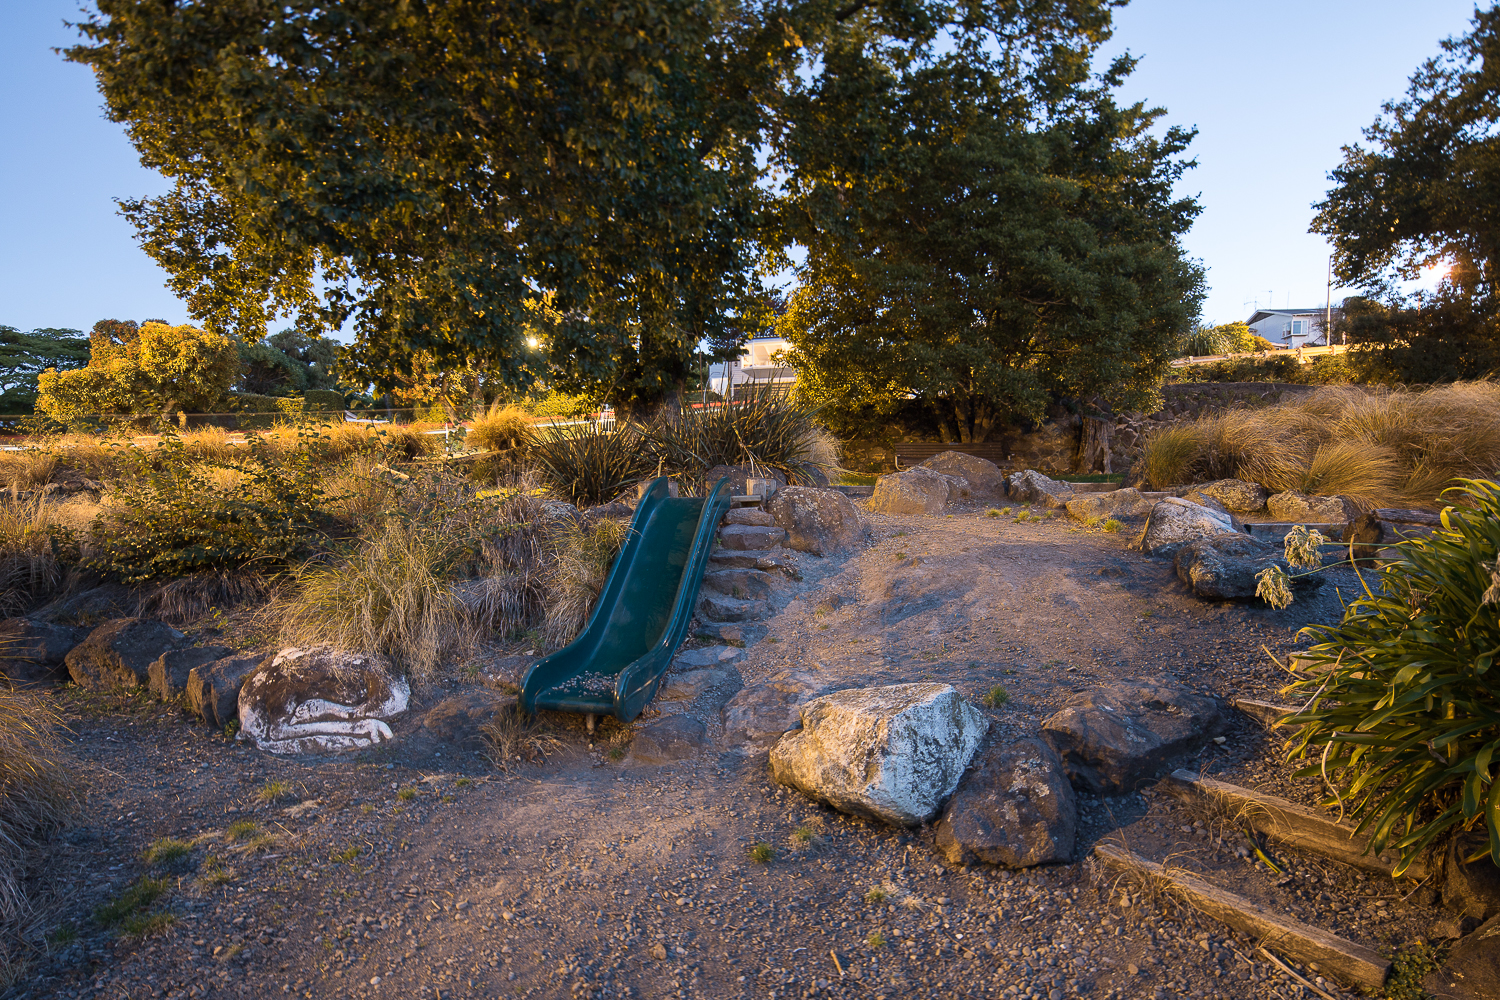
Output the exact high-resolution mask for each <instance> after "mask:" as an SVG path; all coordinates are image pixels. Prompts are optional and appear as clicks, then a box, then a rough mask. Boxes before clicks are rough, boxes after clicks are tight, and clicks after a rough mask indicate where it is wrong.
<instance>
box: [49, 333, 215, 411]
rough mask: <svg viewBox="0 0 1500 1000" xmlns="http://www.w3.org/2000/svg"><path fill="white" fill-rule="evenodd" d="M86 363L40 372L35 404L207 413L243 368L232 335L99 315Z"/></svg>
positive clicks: (53, 407)
mask: <svg viewBox="0 0 1500 1000" xmlns="http://www.w3.org/2000/svg"><path fill="white" fill-rule="evenodd" d="M90 340H91V341H92V348H91V351H90V357H89V363H88V365H87V366H86V367H83V368H75V369H71V370H65V371H59V370H58V369H56V368H49V369H47V370H46V371H44V372H42V373H41V374H40V375H39V376H38V377H37V383H38V387H39V391H38V394H37V402H36V408H37V409H38V410H39V411H41V412H42V413H45V414H47V415H48V416H50V417H53V418H54V419H57V420H62V421H71V420H75V419H79V418H83V417H89V416H92V415H95V414H148V413H162V414H170V413H175V412H178V411H186V412H189V413H203V412H211V411H213V410H214V409H215V408H216V407H219V406H221V405H222V404H223V403H224V398H225V394H226V393H228V391H229V387H230V385H231V384H232V383H233V382H234V380H235V378H236V377H237V376H238V375H239V372H240V359H239V352H238V351H237V350H236V348H235V343H234V341H232V340H230V339H229V338H228V337H225V336H223V335H221V334H217V333H212V332H210V331H207V330H200V329H198V328H196V327H191V326H169V325H168V324H166V323H160V322H156V321H154V320H147V321H146V322H145V323H142V324H141V325H140V326H139V327H137V326H136V324H135V323H133V322H117V321H113V320H104V321H101V322H100V323H98V324H96V325H95V327H94V330H93V332H92V334H91V335H90Z"/></svg>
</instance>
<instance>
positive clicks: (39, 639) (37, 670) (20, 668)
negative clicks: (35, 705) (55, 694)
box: [0, 618, 89, 687]
mask: <svg viewBox="0 0 1500 1000" xmlns="http://www.w3.org/2000/svg"><path fill="white" fill-rule="evenodd" d="M88 634H89V630H88V629H86V628H73V627H72V626H69V625H52V624H50V623H47V622H37V621H32V620H31V619H30V618H7V619H5V620H4V621H0V677H4V678H5V679H6V680H8V681H9V682H10V683H11V684H13V685H15V686H16V687H30V686H33V685H39V684H60V683H62V682H64V681H66V680H67V679H68V667H67V663H66V659H67V655H68V654H69V653H70V652H72V651H73V649H74V648H75V647H76V646H77V645H78V644H79V643H81V642H83V640H84V639H86V638H88Z"/></svg>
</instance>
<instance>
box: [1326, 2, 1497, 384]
mask: <svg viewBox="0 0 1500 1000" xmlns="http://www.w3.org/2000/svg"><path fill="white" fill-rule="evenodd" d="M1364 135H1365V140H1366V145H1352V146H1346V147H1344V159H1343V162H1342V163H1341V164H1339V166H1338V167H1336V168H1335V169H1334V170H1333V171H1332V173H1331V174H1330V179H1331V180H1332V181H1333V182H1334V186H1333V188H1332V189H1331V190H1330V191H1329V192H1328V196H1327V198H1325V199H1324V200H1323V201H1322V202H1319V203H1318V204H1317V205H1316V206H1315V207H1316V208H1317V210H1318V211H1317V215H1316V216H1315V217H1314V220H1313V224H1312V231H1313V232H1316V233H1321V234H1323V235H1324V236H1327V237H1328V239H1329V241H1330V242H1331V243H1332V244H1333V249H1334V272H1335V274H1337V276H1338V277H1339V279H1340V280H1341V281H1343V282H1345V283H1346V284H1350V285H1354V286H1357V287H1359V288H1361V289H1363V290H1364V291H1365V292H1366V293H1367V294H1366V297H1364V298H1362V299H1360V300H1354V301H1352V302H1351V303H1348V304H1346V306H1347V307H1346V316H1345V323H1344V327H1343V329H1344V331H1345V334H1346V336H1348V338H1349V341H1350V343H1354V344H1361V345H1365V346H1366V347H1368V348H1371V349H1369V350H1365V351H1356V352H1355V353H1354V354H1353V355H1351V357H1352V359H1353V360H1354V363H1355V364H1356V366H1357V367H1358V368H1359V369H1361V370H1362V373H1363V375H1364V377H1367V378H1372V379H1377V380H1384V381H1431V380H1441V379H1451V378H1470V377H1477V376H1481V375H1484V374H1487V373H1492V372H1494V371H1496V370H1497V369H1500V8H1497V7H1494V6H1492V7H1490V8H1489V9H1488V10H1482V11H1476V12H1475V14H1474V19H1473V22H1472V27H1471V29H1470V31H1469V32H1467V33H1466V34H1464V35H1461V36H1458V37H1456V38H1448V39H1446V40H1444V41H1443V42H1441V43H1440V51H1439V53H1438V55H1437V56H1435V57H1433V58H1432V59H1429V60H1428V61H1427V62H1425V63H1423V64H1422V66H1421V67H1419V68H1418V70H1417V71H1416V73H1414V74H1413V75H1412V77H1411V81H1410V84H1409V86H1408V88H1407V92H1406V96H1405V97H1403V98H1401V99H1400V100H1396V101H1389V102H1387V103H1386V104H1384V105H1383V106H1382V109H1381V114H1380V116H1379V117H1378V118H1377V119H1376V120H1375V122H1374V124H1373V125H1371V126H1370V127H1369V128H1367V129H1366V130H1365V133H1364ZM1439 260H1446V261H1448V262H1450V263H1451V265H1452V267H1451V270H1450V271H1449V272H1448V275H1447V277H1446V279H1445V280H1444V281H1443V282H1442V283H1441V285H1440V287H1439V288H1438V289H1437V291H1436V292H1434V293H1430V294H1419V295H1415V296H1403V295H1402V294H1401V293H1400V287H1399V286H1400V283H1401V282H1402V281H1405V280H1410V279H1413V278H1416V277H1417V276H1418V274H1419V272H1420V271H1421V269H1422V268H1424V267H1426V266H1428V265H1430V264H1432V263H1434V262H1436V261H1439Z"/></svg>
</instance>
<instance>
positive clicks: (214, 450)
mask: <svg viewBox="0 0 1500 1000" xmlns="http://www.w3.org/2000/svg"><path fill="white" fill-rule="evenodd" d="M179 439H180V440H181V441H182V453H183V456H184V457H185V458H187V459H188V460H189V461H193V462H219V463H223V462H230V461H233V460H234V459H235V458H237V457H239V456H240V455H242V454H243V450H242V449H243V446H241V445H235V444H231V443H230V441H229V432H228V431H226V430H225V429H224V428H222V427H201V428H198V429H196V430H191V431H184V432H182V434H181V435H179Z"/></svg>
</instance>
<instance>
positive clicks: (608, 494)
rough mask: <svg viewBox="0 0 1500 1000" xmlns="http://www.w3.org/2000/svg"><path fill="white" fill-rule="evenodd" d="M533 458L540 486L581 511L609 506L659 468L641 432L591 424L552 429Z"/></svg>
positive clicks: (548, 430) (626, 428) (537, 447)
mask: <svg viewBox="0 0 1500 1000" xmlns="http://www.w3.org/2000/svg"><path fill="white" fill-rule="evenodd" d="M531 458H532V460H533V461H534V462H535V463H536V466H537V470H538V472H539V473H540V475H541V478H542V481H543V482H544V483H546V485H547V486H549V487H551V489H552V490H553V492H555V493H556V494H557V495H558V496H561V497H564V498H566V499H568V500H570V501H572V502H573V503H575V504H577V505H578V506H580V507H591V506H596V505H598V504H602V503H608V502H609V501H611V500H613V499H615V498H616V497H618V496H619V495H620V494H621V493H623V492H624V491H625V490H626V489H628V488H629V487H631V486H634V485H635V484H636V483H638V482H640V481H641V480H643V479H645V478H646V477H648V476H650V475H651V474H652V473H653V472H654V471H655V469H656V467H657V463H656V460H655V459H652V458H650V457H649V456H648V455H647V454H646V451H645V448H644V447H643V446H642V442H641V437H640V435H639V434H638V433H637V432H635V431H634V430H632V429H630V428H628V427H612V428H606V427H604V426H603V425H601V424H593V423H587V424H574V425H571V426H550V427H548V428H547V429H546V430H545V431H543V432H542V434H541V435H540V436H539V438H538V439H537V442H536V444H535V445H534V446H533V447H532V450H531Z"/></svg>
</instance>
